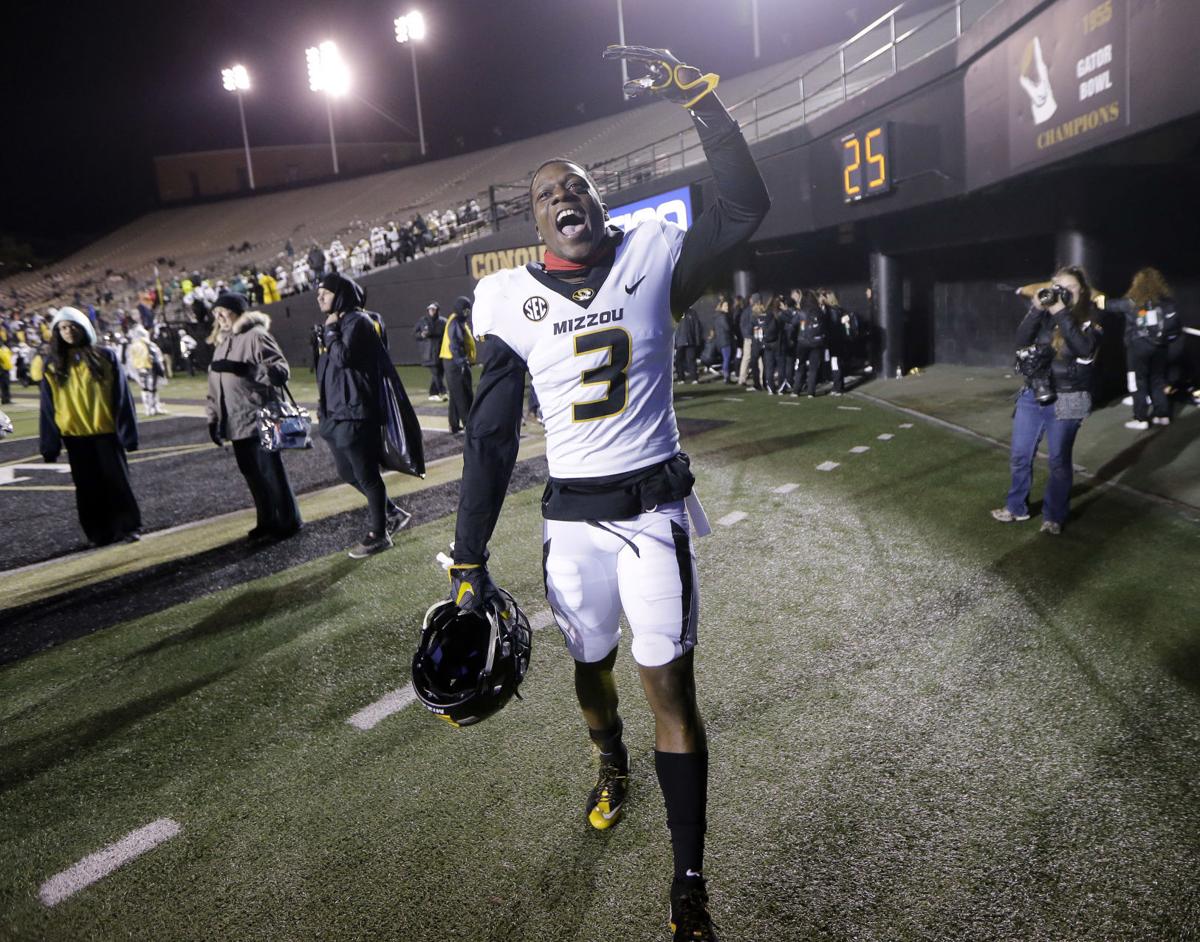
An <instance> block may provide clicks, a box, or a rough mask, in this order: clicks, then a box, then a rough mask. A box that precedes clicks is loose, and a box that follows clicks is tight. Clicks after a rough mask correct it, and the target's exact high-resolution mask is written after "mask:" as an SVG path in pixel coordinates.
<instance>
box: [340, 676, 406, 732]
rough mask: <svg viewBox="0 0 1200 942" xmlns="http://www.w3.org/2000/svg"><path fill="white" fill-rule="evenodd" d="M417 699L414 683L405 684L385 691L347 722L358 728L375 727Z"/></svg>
mask: <svg viewBox="0 0 1200 942" xmlns="http://www.w3.org/2000/svg"><path fill="white" fill-rule="evenodd" d="M416 699H417V692H416V691H415V690H413V685H412V684H405V685H404V686H403V687H399V688H397V689H396V690H392V691H390V692H389V693H385V694H384V695H383V696H382V697H380V698H379V699H378V700H376V701H375V702H374V703H372V704H371V705H370V706H367V707H363V709H361V710H359V711H358V712H357V713H355V714H354V715H353V716H352V717H350V719H348V720H346V722H347V723H349V724H350V725H351V726H353V727H355V728H356V729H361V730H368V729H374V728H375V727H376V726H378V725H379V724H380V722H382V721H383V720H386V719H387V718H388V717H389V716H391V715H392V714H393V713H399V712H400V711H401V710H403V709H404V708H405V707H406V706H408V705H409V704H410V703H414V702H416Z"/></svg>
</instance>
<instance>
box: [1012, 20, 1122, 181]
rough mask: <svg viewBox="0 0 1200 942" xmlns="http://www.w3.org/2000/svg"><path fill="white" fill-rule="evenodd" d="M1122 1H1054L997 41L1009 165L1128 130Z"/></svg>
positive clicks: (1081, 146)
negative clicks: (1001, 49)
mask: <svg viewBox="0 0 1200 942" xmlns="http://www.w3.org/2000/svg"><path fill="white" fill-rule="evenodd" d="M1127 4H1128V0H1061V2H1060V3H1056V4H1054V5H1053V6H1051V7H1049V8H1048V9H1046V10H1044V11H1043V12H1042V13H1040V14H1039V15H1038V16H1036V17H1034V19H1033V20H1031V21H1030V23H1029V24H1028V25H1027V26H1025V27H1024V28H1023V29H1021V30H1019V31H1018V32H1016V33H1014V34H1013V35H1012V36H1011V37H1010V38H1009V39H1008V40H1006V41H1005V46H1006V47H1007V50H1008V82H1009V87H1008V103H1009V106H1008V133H1009V157H1010V161H1011V165H1012V166H1013V167H1014V168H1015V167H1021V166H1025V165H1028V164H1032V163H1041V162H1045V161H1050V160H1057V159H1059V158H1061V157H1065V156H1068V155H1069V154H1074V153H1078V152H1080V151H1083V150H1087V149H1089V148H1091V147H1094V146H1095V145H1096V144H1098V143H1102V142H1103V141H1104V140H1105V139H1106V138H1110V137H1114V136H1116V135H1117V133H1118V132H1119V131H1120V129H1121V128H1123V127H1125V126H1126V125H1128V124H1129V58H1128V51H1127V47H1126V42H1125V32H1126V17H1127V15H1128V10H1127Z"/></svg>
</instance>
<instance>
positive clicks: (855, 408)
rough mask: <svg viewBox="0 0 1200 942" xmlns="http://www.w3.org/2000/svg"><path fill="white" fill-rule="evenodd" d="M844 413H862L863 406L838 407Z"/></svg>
mask: <svg viewBox="0 0 1200 942" xmlns="http://www.w3.org/2000/svg"><path fill="white" fill-rule="evenodd" d="M838 408H839V409H841V410H842V411H843V412H862V406H838Z"/></svg>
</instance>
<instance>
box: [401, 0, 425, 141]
mask: <svg viewBox="0 0 1200 942" xmlns="http://www.w3.org/2000/svg"><path fill="white" fill-rule="evenodd" d="M394 22H395V25H396V42H398V43H399V44H400V45H401V46H408V51H409V52H411V53H412V67H413V91H414V92H415V93H416V96H417V134H418V136H419V137H420V138H421V156H422V157H424V156H425V122H424V121H422V120H421V80H420V79H419V78H417V41H418V40H421V39H424V38H425V17H424V16H422V15H421V12H420V11H419V10H413V11H412V12H410V13H405V14H404V15H403V16H398V17H396V19H395V20H394Z"/></svg>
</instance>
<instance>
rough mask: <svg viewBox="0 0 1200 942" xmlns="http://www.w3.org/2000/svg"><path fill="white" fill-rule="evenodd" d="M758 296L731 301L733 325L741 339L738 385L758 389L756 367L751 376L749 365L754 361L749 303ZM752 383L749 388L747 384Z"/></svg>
mask: <svg viewBox="0 0 1200 942" xmlns="http://www.w3.org/2000/svg"><path fill="white" fill-rule="evenodd" d="M757 297H758V295H756V294H752V295H750V298H749V299H747V298H743V297H742V296H741V295H740V294H739V295H738V296H737V297H736V298H734V299H733V324H734V327H735V328H736V329H737V333H738V336H739V337H740V338H741V341H740V343H739V345H740V347H741V350H742V357H741V362H740V363H739V364H738V385H739V386H746V387H748V388H754V389H757V388H758V375H757V366H755V367H754V369H755V373H754V374H753V375H752V374H751V372H750V371H751V364H752V363H753V360H754V306H753V304H752V303H751V302H752V301H753V300H754V299H755V298H757ZM752 382H753V383H754V386H753V387H751V386H750V385H749V384H750V383H752Z"/></svg>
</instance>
